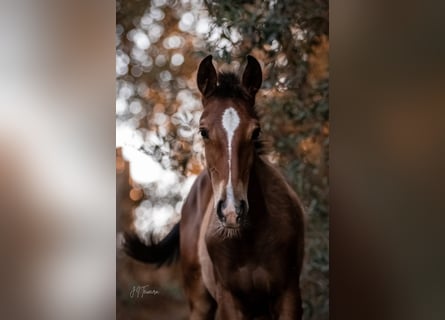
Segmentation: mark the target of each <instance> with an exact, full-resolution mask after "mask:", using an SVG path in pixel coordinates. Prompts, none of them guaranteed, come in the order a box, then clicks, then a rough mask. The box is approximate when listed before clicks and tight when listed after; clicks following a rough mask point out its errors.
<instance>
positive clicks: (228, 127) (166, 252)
mask: <svg viewBox="0 0 445 320" xmlns="http://www.w3.org/2000/svg"><path fill="white" fill-rule="evenodd" d="M197 80H198V88H199V90H200V92H201V94H202V102H203V106H204V111H203V113H202V116H201V120H200V129H199V131H200V134H201V136H202V138H203V140H204V144H205V157H206V162H207V169H206V170H204V171H203V172H202V173H201V174H200V175H199V176H198V178H197V179H196V181H195V183H194V185H193V186H192V188H191V190H190V193H189V195H188V197H187V199H186V201H185V203H184V206H183V208H182V216H181V221H180V222H179V223H178V224H177V225H176V226H175V227H174V228H173V230H172V231H171V232H170V233H169V234H168V235H167V237H166V238H164V239H163V240H162V241H161V242H159V243H151V244H149V245H146V244H144V243H142V242H141V241H140V240H139V238H137V237H136V236H135V235H128V234H127V235H126V237H125V238H126V243H125V247H126V251H127V253H128V254H129V255H130V256H132V257H134V258H136V259H138V260H141V261H145V262H148V263H157V264H162V263H164V262H166V261H168V260H171V258H172V257H174V256H175V254H177V253H178V249H179V256H180V262H181V267H182V272H183V278H184V287H185V291H186V294H187V297H188V301H189V305H190V311H191V313H190V319H218V320H220V319H224V320H226V319H227V320H236V319H280V320H284V319H289V320H290V319H292V320H294V319H301V316H302V305H301V295H300V286H299V277H300V271H301V267H302V261H303V251H304V222H303V209H302V206H301V204H300V201H299V199H298V197H297V195H296V194H295V192H294V191H293V190H292V189H291V188H290V187H289V185H288V184H287V183H286V181H285V179H284V178H283V176H282V175H281V174H280V173H279V171H278V170H277V169H275V168H274V167H273V166H272V165H271V164H270V163H269V162H268V161H267V159H266V158H265V157H264V155H262V152H261V151H262V148H261V145H262V144H261V140H260V132H261V131H260V123H259V118H258V115H257V113H256V111H255V95H256V93H257V92H258V90H259V89H260V86H261V83H262V72H261V67H260V64H259V63H258V61H257V60H256V59H255V58H253V57H252V56H248V57H247V66H246V68H245V70H244V73H243V75H242V77H241V79H239V78H238V77H237V76H236V75H235V74H233V73H217V72H216V70H215V68H214V66H213V63H212V56H208V57H206V58H205V59H204V60H203V61H202V62H201V64H200V66H199V69H198V79H197Z"/></svg>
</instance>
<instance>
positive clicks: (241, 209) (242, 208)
mask: <svg viewBox="0 0 445 320" xmlns="http://www.w3.org/2000/svg"><path fill="white" fill-rule="evenodd" d="M246 211H247V202H246V201H244V200H241V201H240V204H239V206H238V207H237V208H236V213H237V215H238V216H242V215H244V214H245V213H246Z"/></svg>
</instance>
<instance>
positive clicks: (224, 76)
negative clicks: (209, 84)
mask: <svg viewBox="0 0 445 320" xmlns="http://www.w3.org/2000/svg"><path fill="white" fill-rule="evenodd" d="M213 95H214V96H215V97H218V98H239V99H244V100H251V99H252V97H251V96H250V95H249V94H248V93H247V91H246V90H245V89H244V88H243V87H242V85H241V82H240V79H239V77H238V75H236V74H235V73H233V72H219V73H218V85H217V87H216V89H215V91H214V92H213Z"/></svg>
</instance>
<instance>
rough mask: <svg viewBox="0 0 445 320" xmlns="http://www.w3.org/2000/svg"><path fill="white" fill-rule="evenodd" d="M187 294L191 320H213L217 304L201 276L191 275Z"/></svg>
mask: <svg viewBox="0 0 445 320" xmlns="http://www.w3.org/2000/svg"><path fill="white" fill-rule="evenodd" d="M188 276H189V277H188V279H187V280H188V281H186V285H185V292H186V295H187V298H188V302H189V307H190V317H189V319H190V320H213V319H214V317H215V308H216V303H215V301H214V300H213V298H212V296H211V295H210V293H209V292H208V291H207V289H206V287H205V286H204V283H203V282H202V278H201V277H200V276H199V274H189V275H188Z"/></svg>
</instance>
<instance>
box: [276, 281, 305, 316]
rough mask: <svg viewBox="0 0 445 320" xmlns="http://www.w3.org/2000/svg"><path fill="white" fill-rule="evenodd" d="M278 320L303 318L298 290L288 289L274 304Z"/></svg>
mask: <svg viewBox="0 0 445 320" xmlns="http://www.w3.org/2000/svg"><path fill="white" fill-rule="evenodd" d="M275 310H276V313H277V314H278V320H300V319H301V318H302V316H303V308H302V305H301V293H300V290H299V289H294V288H292V289H288V290H287V291H286V292H284V293H283V295H282V296H281V297H280V298H279V300H278V301H277V304H276V308H275Z"/></svg>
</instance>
